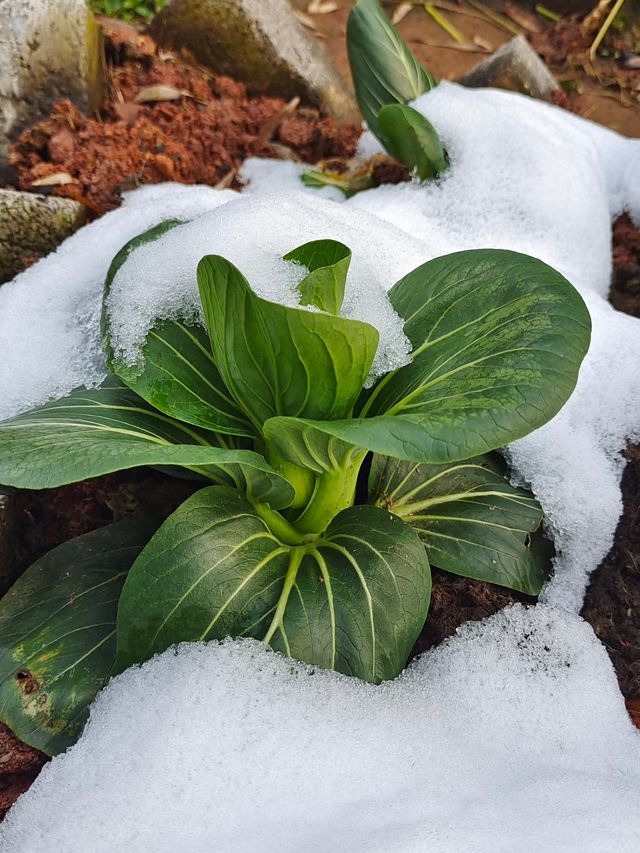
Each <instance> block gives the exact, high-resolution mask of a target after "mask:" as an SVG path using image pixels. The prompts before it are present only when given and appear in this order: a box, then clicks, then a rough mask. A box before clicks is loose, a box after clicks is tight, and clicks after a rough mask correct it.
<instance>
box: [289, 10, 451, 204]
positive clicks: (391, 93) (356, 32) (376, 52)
mask: <svg viewBox="0 0 640 853" xmlns="http://www.w3.org/2000/svg"><path fill="white" fill-rule="evenodd" d="M347 49H348V53H349V64H350V66H351V75H352V77H353V83H354V86H355V90H356V98H357V100H358V104H359V106H360V111H361V113H362V116H363V118H364V120H365V121H366V123H367V125H368V127H369V130H371V132H372V133H373V134H374V135H375V136H376V137H377V139H378V140H379V141H380V142H381V143H382V145H383V147H384V149H385V150H386V151H387V153H388V154H390V155H391V156H392V157H395V158H397V159H398V160H401V161H402V162H403V163H404V164H405V165H406V166H407V167H408V168H409V170H410V171H411V172H413V174H415V175H416V176H417V177H418V178H420V179H421V180H429V179H432V178H436V177H438V176H439V175H441V174H442V173H443V172H444V171H445V170H446V168H447V165H448V159H447V153H446V151H445V150H444V148H443V146H442V143H441V142H440V139H439V137H438V134H437V132H436V130H435V128H434V127H433V126H432V125H431V123H430V122H429V121H428V120H427V119H426V118H425V117H424V116H423V115H422V114H421V113H419V112H418V111H417V110H415V109H414V108H413V107H410V106H409V105H408V102H409V101H413V100H415V99H416V98H418V97H420V95H423V94H424V93H425V92H429V91H430V90H431V89H433V88H434V87H435V86H436V80H435V79H434V78H433V77H432V76H431V74H429V72H428V71H426V70H425V69H424V68H423V67H422V65H420V63H419V62H418V60H417V59H416V58H415V56H414V55H413V53H412V52H411V51H410V50H409V48H408V46H407V44H406V43H405V41H404V39H403V38H402V36H401V35H400V34H399V33H398V31H397V30H396V28H395V27H394V26H393V24H392V23H391V21H389V19H388V18H387V16H386V15H385V13H384V11H383V9H382V6H381V5H380V3H379V2H378V0H358V2H357V3H356V4H355V6H354V7H353V9H352V10H351V13H350V15H349V22H348V25H347ZM353 171H354V175H355V176H356V178H355V180H351V179H350V177H349V174H347V175H346V176H342V175H339V174H334V173H329V172H322V171H310V172H306V173H303V174H302V181H303V183H305V184H306V185H307V186H312V187H320V186H327V185H329V186H337V187H338V188H340V189H342V190H343V191H344V192H345V194H346V195H347V196H349V195H353V194H354V193H355V192H358V191H359V190H360V189H367V188H368V187H369V186H372V185H373V184H371V183H370V182H369V183H367V182H366V180H365V179H364V178H363V174H362V171H363V170H362V168H356V169H355V170H353Z"/></svg>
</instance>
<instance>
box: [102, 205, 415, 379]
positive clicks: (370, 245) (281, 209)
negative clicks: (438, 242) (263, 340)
mask: <svg viewBox="0 0 640 853" xmlns="http://www.w3.org/2000/svg"><path fill="white" fill-rule="evenodd" d="M319 239H334V240H340V241H342V242H343V243H346V244H347V245H348V246H349V248H350V249H351V250H352V252H353V257H352V261H351V266H350V267H349V273H348V276H347V285H346V289H345V299H344V304H343V307H342V311H341V314H342V315H343V316H344V317H350V318H353V319H358V320H363V321H365V322H367V323H370V324H371V325H372V326H375V327H376V328H377V329H378V331H379V333H380V344H379V346H378V351H377V353H376V358H375V361H374V364H373V368H372V375H373V377H377V376H380V375H382V374H383V373H386V372H387V371H389V370H392V369H394V368H396V367H400V366H401V365H402V364H405V363H406V362H407V360H408V356H409V352H410V344H409V341H408V339H407V338H406V336H405V334H404V332H403V329H402V321H401V319H400V318H399V317H398V315H397V314H396V313H395V311H394V310H393V308H392V307H391V303H390V302H389V299H388V297H387V295H386V291H387V290H388V288H389V287H391V285H392V284H394V283H395V282H396V281H397V280H398V279H399V278H401V277H402V275H404V274H405V273H407V272H409V271H410V270H411V269H412V268H413V267H414V266H417V265H418V264H419V263H420V261H421V260H422V257H423V253H422V251H421V247H420V245H419V244H418V243H417V242H416V241H413V240H412V239H411V238H410V237H408V236H407V235H406V234H405V233H404V232H402V231H398V230H397V229H395V228H389V226H388V225H386V224H384V223H381V222H380V220H378V219H377V218H375V217H373V216H370V215H368V214H363V215H356V216H354V215H352V213H351V211H349V210H347V209H346V208H344V207H342V206H341V205H336V204H334V203H333V202H331V201H326V200H325V199H323V198H321V197H310V196H308V195H305V194H302V193H300V194H293V195H289V196H276V197H272V196H263V195H260V196H258V197H252V196H251V195H248V196H244V195H243V196H239V197H236V199H235V200H234V202H233V204H226V205H224V206H220V207H218V208H217V209H216V210H214V211H212V212H211V213H207V214H204V215H202V216H200V217H198V218H197V219H194V220H193V221H192V222H189V223H187V224H185V225H181V226H179V227H177V228H174V229H172V230H171V231H169V232H167V233H166V234H164V235H163V236H162V237H160V238H159V239H158V240H156V241H154V242H153V243H147V244H144V245H142V246H140V247H138V248H137V249H135V250H134V251H133V252H131V254H130V255H129V257H128V258H127V260H126V261H125V263H124V264H123V266H122V267H121V268H120V270H119V272H118V274H117V275H116V278H115V280H114V282H113V285H112V288H111V293H110V297H109V303H108V305H109V312H110V315H111V328H112V331H113V333H114V337H115V343H116V351H117V352H118V353H119V354H120V355H121V356H122V357H123V358H124V360H125V361H126V362H128V363H130V364H135V363H136V362H137V361H138V360H139V358H140V352H141V348H142V344H143V343H144V340H145V337H146V335H147V332H148V331H149V329H150V328H151V326H152V325H153V324H154V322H155V320H156V319H166V318H169V317H180V318H182V319H185V320H187V321H189V322H194V321H196V322H200V323H202V322H203V318H202V316H201V309H200V300H199V297H198V285H197V280H196V268H197V266H198V261H199V260H200V259H201V258H202V257H203V256H204V255H208V254H210V255H216V254H217V255H222V256H223V257H225V258H227V260H229V261H231V262H232V263H233V264H235V265H236V266H237V267H238V269H239V270H240V271H241V272H242V273H243V275H244V276H245V278H246V279H247V280H248V282H249V284H250V285H251V287H252V289H253V290H254V291H255V292H256V293H257V294H258V295H259V296H262V297H263V298H265V299H269V300H270V301H272V302H280V303H282V304H285V305H297V304H298V303H299V298H298V292H297V285H298V283H299V282H300V280H301V278H302V277H303V276H304V275H305V272H306V271H305V270H304V268H303V267H302V266H300V265H299V264H294V263H291V262H286V261H283V260H282V256H283V255H285V254H287V253H288V252H290V251H291V250H292V249H295V248H296V247H297V246H299V245H301V244H302V243H306V242H308V241H310V240H319Z"/></svg>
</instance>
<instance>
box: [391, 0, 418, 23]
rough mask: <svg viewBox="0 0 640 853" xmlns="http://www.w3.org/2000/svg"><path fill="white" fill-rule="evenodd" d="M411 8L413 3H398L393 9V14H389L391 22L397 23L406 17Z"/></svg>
mask: <svg viewBox="0 0 640 853" xmlns="http://www.w3.org/2000/svg"><path fill="white" fill-rule="evenodd" d="M412 9H413V3H398V5H397V6H396V8H395V9H394V10H393V15H392V16H391V23H392V24H399V23H400V21H401V20H402V19H403V18H406V17H407V15H408V14H409V12H410V11H411V10H412Z"/></svg>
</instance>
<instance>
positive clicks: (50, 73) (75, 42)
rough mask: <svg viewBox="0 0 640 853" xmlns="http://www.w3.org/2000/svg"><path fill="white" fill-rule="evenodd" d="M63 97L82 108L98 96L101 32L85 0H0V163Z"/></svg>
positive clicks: (93, 105) (89, 109) (90, 108)
mask: <svg viewBox="0 0 640 853" xmlns="http://www.w3.org/2000/svg"><path fill="white" fill-rule="evenodd" d="M63 98H69V99H70V100H72V101H73V102H74V103H75V104H76V105H77V106H78V107H79V108H80V109H81V110H83V111H84V112H87V113H91V112H93V111H94V110H95V109H96V108H97V107H98V106H99V104H100V101H101V99H102V46H101V33H100V28H99V27H98V24H97V23H96V21H95V19H94V17H93V15H92V14H91V12H90V11H89V10H88V9H87V6H86V5H85V2H84V0H0V166H2V164H3V161H4V160H5V158H6V154H7V151H8V148H9V144H10V142H11V141H13V140H14V139H15V138H16V137H17V136H18V134H19V133H20V132H21V131H22V130H23V129H24V128H25V127H26V126H28V125H29V124H32V123H33V122H34V121H36V120H37V119H39V118H41V117H43V116H44V115H47V114H48V113H49V111H50V109H51V107H52V105H53V103H54V102H55V101H57V100H61V99H63Z"/></svg>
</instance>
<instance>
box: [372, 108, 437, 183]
mask: <svg viewBox="0 0 640 853" xmlns="http://www.w3.org/2000/svg"><path fill="white" fill-rule="evenodd" d="M378 121H379V123H380V127H381V128H382V130H383V132H384V136H385V139H386V149H387V151H388V153H389V154H391V155H393V156H394V157H397V158H398V160H401V161H402V162H403V163H405V164H406V165H407V166H408V167H409V168H410V169H411V170H412V171H414V172H415V173H416V175H417V176H418V177H419V178H421V179H422V180H423V181H426V180H429V179H431V178H436V177H437V176H438V175H441V174H442V173H443V172H444V171H445V169H446V168H447V156H446V154H445V152H444V149H443V147H442V144H441V143H440V139H439V138H438V134H437V133H436V130H435V128H434V127H433V125H432V124H431V123H430V122H429V121H427V119H426V118H425V117H424V116H423V115H422V114H421V113H419V112H418V111H417V110H414V109H413V107H408V106H406V105H405V104H389V105H388V106H386V107H383V108H382V109H381V110H380V114H379V116H378Z"/></svg>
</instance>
